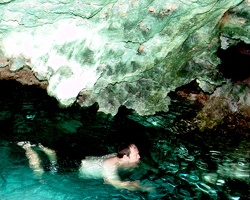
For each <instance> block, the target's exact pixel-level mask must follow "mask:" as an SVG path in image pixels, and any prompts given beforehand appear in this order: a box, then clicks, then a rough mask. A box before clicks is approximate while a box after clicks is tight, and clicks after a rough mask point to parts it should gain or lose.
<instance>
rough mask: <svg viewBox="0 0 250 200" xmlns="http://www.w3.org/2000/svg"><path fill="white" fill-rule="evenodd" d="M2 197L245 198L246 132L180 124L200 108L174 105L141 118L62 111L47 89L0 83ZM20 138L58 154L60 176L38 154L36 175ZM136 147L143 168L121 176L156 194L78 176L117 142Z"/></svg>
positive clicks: (126, 114)
mask: <svg viewBox="0 0 250 200" xmlns="http://www.w3.org/2000/svg"><path fill="white" fill-rule="evenodd" d="M0 91H1V92H2V93H1V96H0V129H1V132H0V159H1V162H0V188H1V189H0V199H3V200H7V199H8V200H11V199H15V200H18V199H38V200H40V199H46V200H47V199H53V200H57V199H58V200H61V199H74V200H77V199H114V200H118V199H185V200H186V199H233V200H235V199H241V200H242V199H247V198H248V197H249V192H250V191H249V188H250V187H249V185H250V183H249V172H250V166H249V165H250V164H249V163H250V162H249V159H250V148H249V146H250V145H249V130H247V129H243V128H242V127H236V128H234V129H229V128H228V127H227V126H226V125H225V124H224V125H223V124H222V125H220V126H218V127H217V128H216V129H214V130H207V131H203V132H200V131H199V130H198V129H197V128H196V127H190V126H186V125H185V123H183V120H184V121H185V120H186V119H189V118H193V117H194V116H195V114H196V113H195V112H196V110H197V109H198V108H195V107H194V105H191V104H188V103H186V102H183V101H179V100H178V99H174V98H173V100H172V104H171V107H170V111H169V112H168V113H165V114H164V113H159V114H158V115H156V116H152V117H146V118H143V117H138V116H136V115H135V114H134V113H133V112H132V111H131V110H127V109H125V108H120V110H119V113H118V114H117V115H116V116H115V117H112V116H109V115H104V114H102V113H97V109H98V107H97V105H93V106H92V107H91V108H87V109H85V108H79V107H78V106H76V105H73V106H72V107H71V108H67V109H66V108H60V107H59V106H58V105H57V101H56V100H55V99H54V98H50V97H48V96H47V93H46V91H44V90H40V89H38V88H36V87H30V86H29V87H26V86H21V85H20V84H18V83H16V82H11V81H7V82H4V81H3V82H2V81H1V82H0ZM17 141H31V143H32V144H38V143H42V144H43V145H44V146H47V147H49V148H51V149H54V150H55V151H56V154H57V157H58V165H59V168H58V171H57V172H56V173H54V172H53V171H52V170H51V168H50V162H49V160H48V158H47V157H46V156H45V155H43V154H42V153H39V154H40V157H41V160H42V164H43V166H44V169H45V173H44V174H43V175H42V177H36V176H35V175H34V173H33V171H32V170H31V169H30V167H29V164H28V160H27V158H26V156H25V151H24V150H23V149H22V148H20V147H19V146H18V145H17ZM125 141H131V142H134V143H136V144H137V146H138V147H139V150H140V155H141V164H140V165H139V166H138V168H136V169H135V170H133V171H127V172H123V173H121V174H120V175H121V177H122V178H123V179H124V180H140V181H141V184H146V185H150V186H152V187H154V188H155V189H154V190H153V191H152V192H149V193H148V192H139V191H137V192H135V191H134V192H131V191H128V190H119V189H115V188H114V187H112V186H110V185H106V184H103V180H101V179H93V180H86V179H82V178H80V177H79V174H78V167H79V164H80V161H81V159H83V158H84V157H85V156H90V155H91V156H99V155H104V154H108V153H113V152H116V150H117V148H118V146H119V144H120V143H122V142H125Z"/></svg>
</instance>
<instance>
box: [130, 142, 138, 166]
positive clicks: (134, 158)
mask: <svg viewBox="0 0 250 200" xmlns="http://www.w3.org/2000/svg"><path fill="white" fill-rule="evenodd" d="M129 148H130V154H129V157H128V158H129V159H128V162H129V163H131V164H132V163H134V164H137V163H139V160H140V155H139V151H138V148H137V147H136V146H135V145H132V146H131V147H129Z"/></svg>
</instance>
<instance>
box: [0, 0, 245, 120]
mask: <svg viewBox="0 0 250 200" xmlns="http://www.w3.org/2000/svg"><path fill="white" fill-rule="evenodd" d="M249 4H250V2H249V0H245V1H244V0H233V1H232V0H225V1H215V0H207V1H195V2H194V1H191V0H184V1H177V0H172V1H167V2H165V1H152V0H131V1H125V0H118V1H112V0H111V1H99V0H91V1H90V0H85V1H84V0H79V1H73V2H72V1H68V0H61V1H44V0H32V1H30V0H23V1H20V0H12V1H11V0H9V1H8V0H1V1H0V14H1V15H0V38H1V40H0V50H1V56H0V67H1V68H0V76H1V77H0V79H18V78H20V76H18V77H15V76H12V74H14V73H15V72H17V71H18V70H19V72H20V71H21V70H24V69H27V68H29V69H30V70H31V71H32V72H33V75H34V76H35V77H36V79H37V81H34V80H33V82H32V83H33V84H39V83H41V84H43V87H47V91H48V94H49V95H50V96H54V97H55V98H56V99H57V100H58V101H59V102H60V103H61V104H62V105H64V106H70V105H71V104H73V103H74V102H76V101H77V102H78V103H79V104H80V105H82V106H91V105H93V104H94V103H95V102H97V103H98V105H99V111H102V112H104V113H110V114H112V115H115V114H116V113H117V112H118V109H119V107H120V106H121V105H124V106H126V107H127V108H131V109H133V110H135V111H136V112H137V113H138V114H139V115H151V114H154V113H156V112H157V111H168V105H169V104H170V99H169V97H168V93H169V92H171V91H174V90H175V89H176V88H178V87H180V86H182V85H185V84H188V83H189V82H191V81H193V80H196V81H197V83H198V84H199V86H200V87H201V88H202V89H203V91H204V92H208V93H213V91H214V90H215V88H216V87H217V86H220V85H221V84H223V83H225V81H224V78H223V77H222V76H221V74H219V73H218V70H217V66H218V64H219V63H220V61H219V59H218V58H217V56H216V51H217V49H218V47H220V46H221V47H223V48H224V49H226V48H228V47H229V46H230V45H232V44H235V43H237V42H236V40H241V41H244V42H245V43H250V41H249V38H250V37H249V33H250V31H249V9H247V8H249ZM10 74H11V75H10ZM20 79H21V80H20V81H22V82H24V83H25V84H27V83H28V84H30V82H29V79H31V77H25V76H24V75H23V76H21V78H20ZM27 79H28V80H27Z"/></svg>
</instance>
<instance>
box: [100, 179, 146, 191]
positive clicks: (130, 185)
mask: <svg viewBox="0 0 250 200" xmlns="http://www.w3.org/2000/svg"><path fill="white" fill-rule="evenodd" d="M104 183H107V184H110V185H113V186H114V187H115V188H118V189H127V190H131V191H136V190H140V191H149V190H150V188H149V187H145V186H142V185H140V181H121V180H108V179H104Z"/></svg>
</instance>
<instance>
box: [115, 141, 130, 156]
mask: <svg viewBox="0 0 250 200" xmlns="http://www.w3.org/2000/svg"><path fill="white" fill-rule="evenodd" d="M132 145H134V144H133V143H123V144H121V145H120V146H119V148H118V153H117V157H118V158H122V157H123V156H124V155H126V156H129V155H130V153H131V151H130V147H131V146H132Z"/></svg>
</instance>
